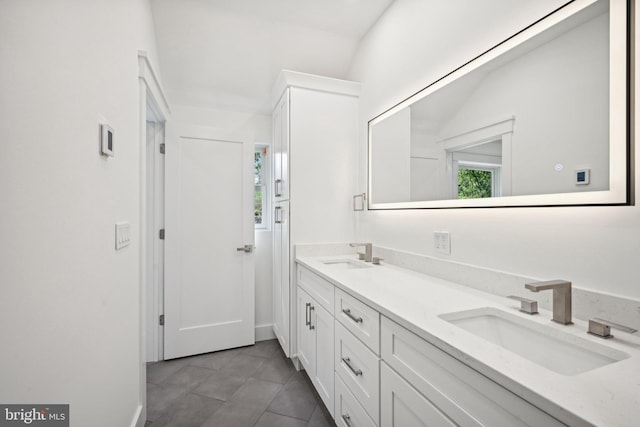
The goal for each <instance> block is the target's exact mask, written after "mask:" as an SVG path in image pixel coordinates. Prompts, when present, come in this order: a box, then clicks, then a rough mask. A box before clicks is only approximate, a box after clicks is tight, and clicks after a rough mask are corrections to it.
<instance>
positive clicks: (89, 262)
mask: <svg viewBox="0 0 640 427" xmlns="http://www.w3.org/2000/svg"><path fill="white" fill-rule="evenodd" d="M138 50H146V51H147V52H149V55H150V57H151V58H152V59H155V58H156V52H155V40H154V30H153V22H152V18H151V11H150V7H149V4H148V1H147V0H100V1H98V0H94V1H90V2H88V1H84V0H56V1H36V0H13V1H8V0H5V1H2V2H1V3H0V94H1V95H0V140H1V141H2V155H0V196H1V198H2V209H1V210H0V216H1V221H0V235H1V236H2V245H0V342H2V351H0V366H2V386H0V402H3V403H25V404H29V403H68V404H70V405H71V406H70V410H71V425H74V426H82V425H91V426H96V427H100V426H104V427H111V426H129V425H131V423H132V422H133V420H134V418H135V416H136V411H137V410H138V409H139V405H140V404H141V403H142V402H141V395H140V392H141V387H144V384H140V382H141V374H143V372H141V368H142V365H141V364H140V360H141V355H140V323H139V322H140V298H139V294H140V288H139V273H140V271H139V265H138V262H139V250H140V248H139V244H138V239H139V230H140V223H139V216H140V194H139V169H140V167H139V163H140V156H139V153H140V145H139V144H140V132H141V130H140V129H139V116H138V111H139V81H138ZM105 119H106V120H107V121H108V122H109V123H110V124H111V126H112V127H113V128H114V129H115V157H114V158H109V159H106V158H104V157H102V156H101V155H100V154H99V151H98V150H99V148H98V132H99V130H98V129H99V128H98V124H99V123H100V122H101V121H103V120H105ZM117 221H130V222H131V225H132V233H133V235H132V244H131V245H130V246H129V247H127V248H125V249H123V250H121V251H118V252H116V251H115V250H114V227H115V226H114V224H115V223H116V222H117ZM142 390H143V389H142Z"/></svg>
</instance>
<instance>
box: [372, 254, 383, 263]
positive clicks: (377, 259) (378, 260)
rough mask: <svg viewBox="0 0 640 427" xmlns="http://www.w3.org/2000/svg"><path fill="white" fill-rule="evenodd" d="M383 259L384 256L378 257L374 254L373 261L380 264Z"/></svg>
mask: <svg viewBox="0 0 640 427" xmlns="http://www.w3.org/2000/svg"><path fill="white" fill-rule="evenodd" d="M383 259H384V258H378V257H377V256H374V257H373V259H372V260H371V262H372V263H373V264H375V265H380V261H382V260H383Z"/></svg>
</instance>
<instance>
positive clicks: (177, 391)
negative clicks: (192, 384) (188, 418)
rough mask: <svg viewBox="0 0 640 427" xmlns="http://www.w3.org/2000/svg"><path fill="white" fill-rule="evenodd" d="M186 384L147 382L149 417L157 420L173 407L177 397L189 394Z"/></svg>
mask: <svg viewBox="0 0 640 427" xmlns="http://www.w3.org/2000/svg"><path fill="white" fill-rule="evenodd" d="M188 392H189V390H188V389H187V388H186V387H185V386H180V385H173V384H159V385H157V384H147V419H148V420H149V421H155V420H157V419H159V418H160V417H162V415H164V413H165V412H167V411H169V410H170V409H171V405H173V402H175V401H176V400H177V399H179V398H181V397H182V396H184V395H185V394H187V393H188Z"/></svg>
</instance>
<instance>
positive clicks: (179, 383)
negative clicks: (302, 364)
mask: <svg viewBox="0 0 640 427" xmlns="http://www.w3.org/2000/svg"><path fill="white" fill-rule="evenodd" d="M319 402H320V397H319V396H318V394H317V393H316V391H315V390H314V388H313V386H312V385H311V383H310V381H309V378H308V377H307V375H306V374H305V373H303V372H302V371H301V372H296V370H295V368H294V367H293V364H292V363H291V361H290V360H289V359H287V358H286V356H285V355H284V353H283V352H282V350H281V349H280V346H279V344H278V342H277V340H269V341H261V342H258V343H256V344H255V345H252V346H249V347H242V348H236V349H232V350H226V351H218V352H215V353H208V354H202V355H198V356H193V357H185V358H181V359H174V360H170V361H165V362H156V363H149V364H148V365H147V420H148V421H147V424H146V426H145V427H245V426H246V427H251V426H256V427H327V426H335V424H334V422H333V420H332V419H331V416H330V415H329V414H328V413H327V412H326V408H324V406H323V405H322V404H320V403H319Z"/></svg>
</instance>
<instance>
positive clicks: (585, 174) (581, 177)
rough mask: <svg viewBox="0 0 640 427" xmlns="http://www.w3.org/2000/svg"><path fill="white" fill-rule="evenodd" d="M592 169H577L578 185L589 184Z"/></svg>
mask: <svg viewBox="0 0 640 427" xmlns="http://www.w3.org/2000/svg"><path fill="white" fill-rule="evenodd" d="M589 175H591V173H590V169H576V185H587V184H589Z"/></svg>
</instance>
